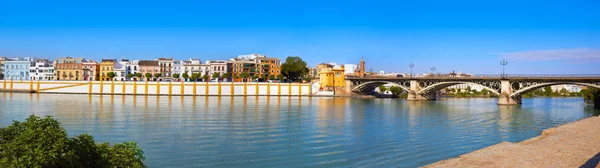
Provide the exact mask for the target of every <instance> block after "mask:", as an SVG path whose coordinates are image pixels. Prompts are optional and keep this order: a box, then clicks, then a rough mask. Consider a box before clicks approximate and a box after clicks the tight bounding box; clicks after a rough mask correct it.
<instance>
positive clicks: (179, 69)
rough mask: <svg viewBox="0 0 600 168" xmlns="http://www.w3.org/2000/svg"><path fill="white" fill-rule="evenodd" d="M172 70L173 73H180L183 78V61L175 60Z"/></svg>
mask: <svg viewBox="0 0 600 168" xmlns="http://www.w3.org/2000/svg"><path fill="white" fill-rule="evenodd" d="M171 72H173V74H179V78H181V74H183V61H177V60H176V61H173V68H172V70H171ZM188 75H189V74H188Z"/></svg>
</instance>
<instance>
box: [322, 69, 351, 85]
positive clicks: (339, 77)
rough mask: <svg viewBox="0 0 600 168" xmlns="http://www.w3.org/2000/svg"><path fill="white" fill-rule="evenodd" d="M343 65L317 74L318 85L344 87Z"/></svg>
mask: <svg viewBox="0 0 600 168" xmlns="http://www.w3.org/2000/svg"><path fill="white" fill-rule="evenodd" d="M344 72H345V69H344V65H342V66H339V67H338V66H336V67H333V68H325V69H322V70H321V72H319V85H320V87H321V88H325V87H343V86H346V79H345V74H344Z"/></svg>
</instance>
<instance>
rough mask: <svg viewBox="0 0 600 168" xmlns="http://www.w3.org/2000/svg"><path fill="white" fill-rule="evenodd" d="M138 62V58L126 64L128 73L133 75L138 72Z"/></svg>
mask: <svg viewBox="0 0 600 168" xmlns="http://www.w3.org/2000/svg"><path fill="white" fill-rule="evenodd" d="M139 62H140V61H139V60H134V61H131V62H130V63H129V64H127V71H128V73H130V74H134V75H135V74H136V73H139V68H140V66H139V65H138V63H139ZM143 75H144V74H142V76H143Z"/></svg>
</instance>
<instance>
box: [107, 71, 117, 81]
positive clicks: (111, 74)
mask: <svg viewBox="0 0 600 168" xmlns="http://www.w3.org/2000/svg"><path fill="white" fill-rule="evenodd" d="M106 76H108V77H109V78H110V80H114V78H115V76H117V74H115V73H114V72H108V73H106Z"/></svg>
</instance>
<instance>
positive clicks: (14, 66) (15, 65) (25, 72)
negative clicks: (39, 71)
mask: <svg viewBox="0 0 600 168" xmlns="http://www.w3.org/2000/svg"><path fill="white" fill-rule="evenodd" d="M30 66H31V62H30V61H27V60H25V59H21V58H16V59H11V60H5V61H4V73H5V74H4V79H6V80H29V73H30V71H29V67H30Z"/></svg>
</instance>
